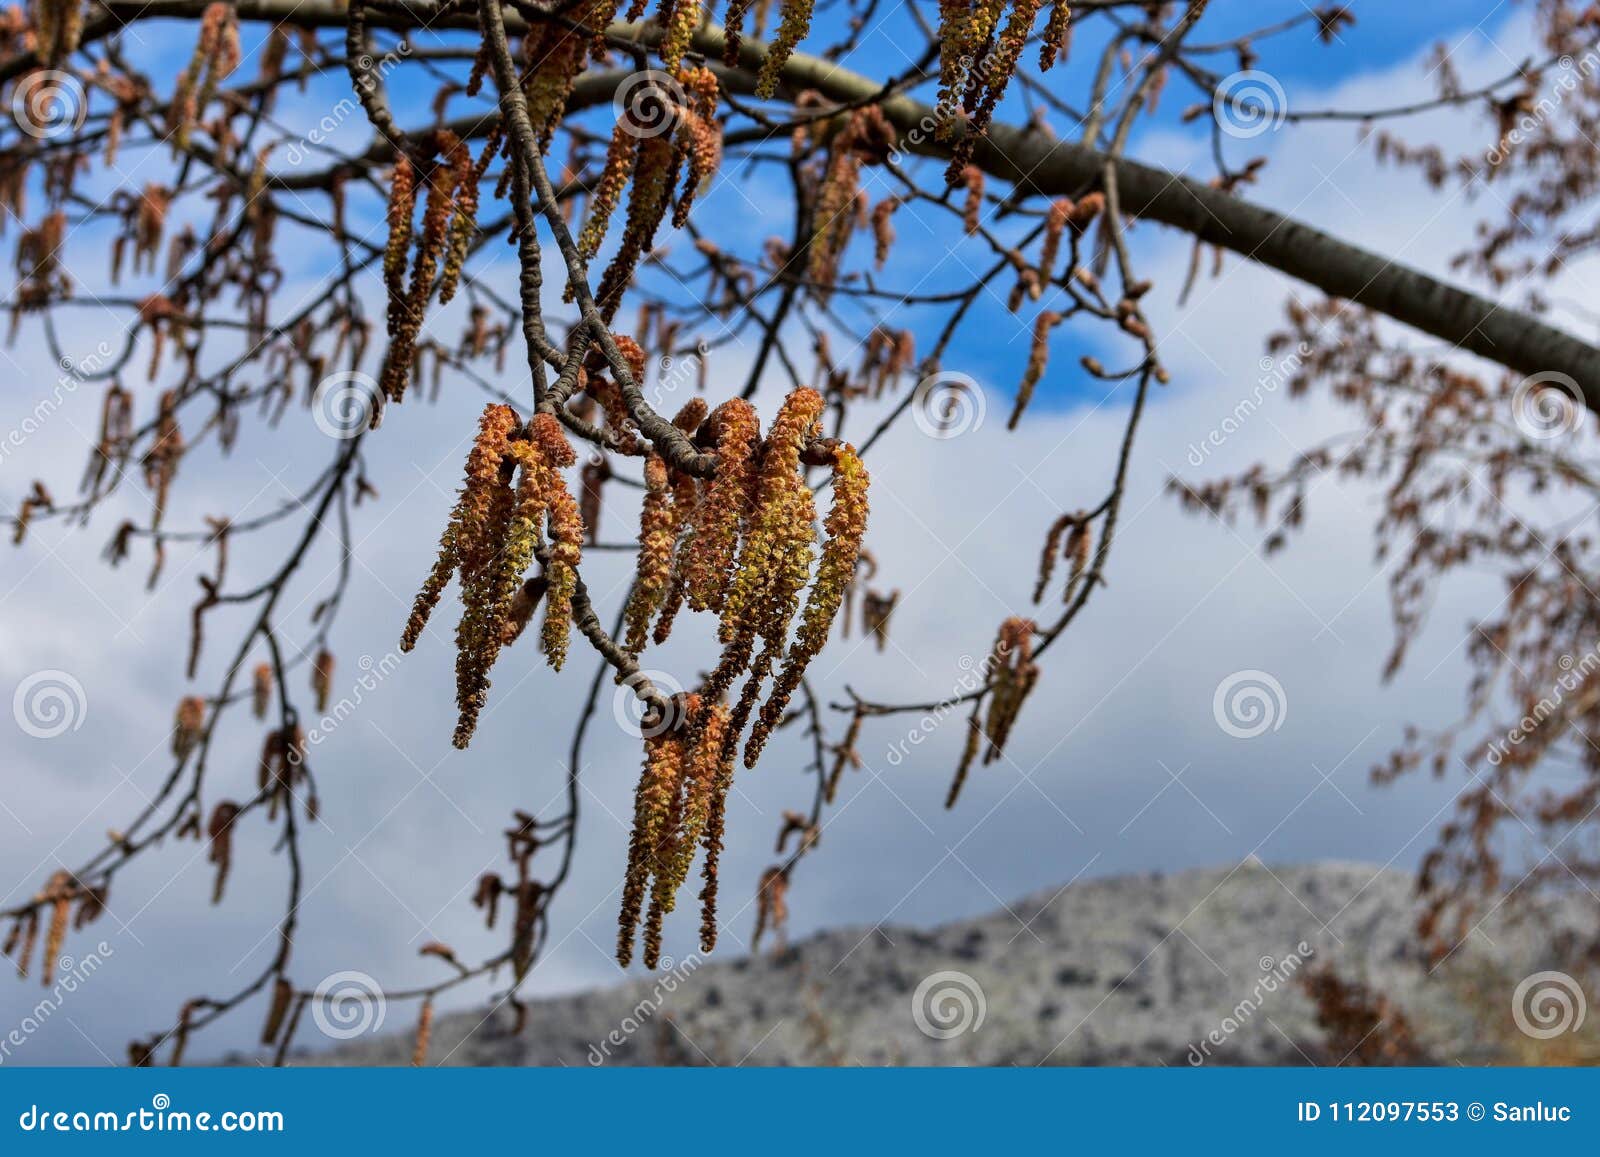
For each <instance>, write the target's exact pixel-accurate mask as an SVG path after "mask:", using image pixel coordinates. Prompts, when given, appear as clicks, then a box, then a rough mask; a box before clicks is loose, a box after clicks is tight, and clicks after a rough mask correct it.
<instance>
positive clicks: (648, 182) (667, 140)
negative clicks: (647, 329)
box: [595, 134, 683, 320]
mask: <svg viewBox="0 0 1600 1157" xmlns="http://www.w3.org/2000/svg"><path fill="white" fill-rule="evenodd" d="M682 167H683V151H682V150H681V149H680V148H679V147H678V145H677V143H676V142H675V141H674V139H673V138H672V137H671V136H668V135H666V134H662V135H660V136H654V137H646V138H645V139H644V140H641V141H640V142H639V144H638V157H637V159H636V161H635V162H634V168H633V188H632V190H631V192H630V193H629V195H628V217H627V223H626V224H625V225H624V226H623V230H622V244H621V245H620V246H619V247H618V249H617V253H616V256H614V257H613V258H612V259H611V264H610V265H608V266H606V270H605V273H603V274H602V275H601V277H600V285H599V288H597V289H596V290H595V301H596V302H597V303H598V305H599V306H600V311H601V316H602V317H604V318H606V319H607V320H609V319H610V318H611V317H612V315H614V314H615V313H616V310H617V307H618V306H619V305H620V304H621V303H622V291H623V290H624V289H626V288H627V286H628V283H629V282H630V281H631V280H632V279H633V274H634V270H635V269H636V268H638V265H639V262H640V260H641V259H642V258H643V257H644V255H645V254H646V253H648V252H649V251H650V247H651V245H652V244H653V243H654V241H655V235H656V230H657V229H658V228H659V227H660V225H661V221H662V218H663V217H665V216H666V212H667V207H668V206H669V205H670V204H671V203H672V190H673V187H674V186H675V185H676V184H677V180H678V172H679V171H680V170H681V169H682Z"/></svg>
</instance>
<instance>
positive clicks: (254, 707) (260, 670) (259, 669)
mask: <svg viewBox="0 0 1600 1157" xmlns="http://www.w3.org/2000/svg"><path fill="white" fill-rule="evenodd" d="M271 706H272V666H271V664H269V663H258V664H257V665H256V669H255V674H254V675H253V676H252V677H251V683H250V708H251V711H252V712H253V713H254V715H255V717H256V718H257V719H265V718H266V717H267V709H268V708H269V707H271Z"/></svg>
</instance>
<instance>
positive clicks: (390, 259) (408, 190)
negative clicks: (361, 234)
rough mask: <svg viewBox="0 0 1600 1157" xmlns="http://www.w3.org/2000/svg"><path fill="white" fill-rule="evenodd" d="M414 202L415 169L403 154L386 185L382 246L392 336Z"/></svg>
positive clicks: (402, 287)
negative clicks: (386, 214)
mask: <svg viewBox="0 0 1600 1157" xmlns="http://www.w3.org/2000/svg"><path fill="white" fill-rule="evenodd" d="M416 203H417V172H416V169H415V168H413V167H412V164H411V159H410V158H409V157H407V156H406V155H405V154H404V153H402V154H400V157H399V159H397V160H396V161H395V163H394V177H393V178H392V179H391V181H390V184H389V240H388V241H387V243H385V245H384V247H383V283H384V286H385V287H386V288H387V290H388V295H389V334H390V336H393V335H394V331H395V326H396V325H397V324H398V322H399V319H400V314H399V311H400V309H401V308H402V307H403V305H404V302H405V296H406V288H405V287H406V264H407V262H408V261H409V260H410V257H411V215H412V211H413V210H414V209H415V207H416Z"/></svg>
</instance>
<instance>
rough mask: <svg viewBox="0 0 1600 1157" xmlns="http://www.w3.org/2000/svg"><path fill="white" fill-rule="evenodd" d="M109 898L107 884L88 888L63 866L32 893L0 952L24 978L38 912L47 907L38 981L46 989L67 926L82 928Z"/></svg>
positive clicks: (36, 932)
mask: <svg viewBox="0 0 1600 1157" xmlns="http://www.w3.org/2000/svg"><path fill="white" fill-rule="evenodd" d="M109 898H110V895H109V886H108V885H104V884H102V885H100V886H98V887H91V886H89V885H86V884H84V883H82V882H81V881H79V880H77V879H75V878H74V877H73V875H72V873H71V872H68V871H66V870H64V869H63V870H61V871H57V872H55V873H53V874H52V875H51V877H50V879H49V881H47V882H46V884H45V886H44V888H43V889H42V890H41V891H40V892H39V893H38V894H37V895H35V896H34V906H31V907H29V908H28V909H27V910H26V911H24V912H23V913H21V914H20V915H18V916H17V917H16V918H15V919H14V920H13V921H12V923H11V930H10V931H9V932H8V933H7V934H6V939H5V945H4V947H3V948H0V955H3V956H4V957H5V958H6V959H8V960H11V961H13V962H15V964H16V968H17V975H18V976H19V977H22V978H24V979H25V978H26V977H27V975H28V968H29V965H30V962H31V960H32V958H33V953H34V949H35V947H36V946H37V945H38V942H39V922H40V921H39V915H40V912H41V911H42V910H43V909H44V908H46V907H48V909H49V912H50V923H49V924H48V925H47V926H46V927H45V937H44V956H43V958H42V959H41V961H40V965H41V972H40V981H41V983H43V985H44V987H46V988H49V987H50V985H51V984H52V983H53V981H54V979H55V969H56V965H57V963H58V962H59V961H61V960H62V959H63V958H62V956H61V948H62V945H63V944H65V943H66V939H67V931H68V929H69V928H72V929H78V928H82V927H83V926H84V925H85V924H89V923H92V922H93V921H95V920H97V919H99V918H100V915H101V913H103V912H104V911H105V910H106V901H107V900H108V899H109ZM74 904H76V905H77V906H78V910H77V912H76V913H74V912H73V911H72V906H73V905H74Z"/></svg>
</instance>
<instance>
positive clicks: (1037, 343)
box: [1006, 309, 1061, 430]
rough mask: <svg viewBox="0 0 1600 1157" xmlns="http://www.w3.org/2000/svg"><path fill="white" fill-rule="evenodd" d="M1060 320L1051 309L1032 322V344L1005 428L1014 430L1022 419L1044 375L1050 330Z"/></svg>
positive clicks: (1048, 358)
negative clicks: (1015, 399) (1014, 403)
mask: <svg viewBox="0 0 1600 1157" xmlns="http://www.w3.org/2000/svg"><path fill="white" fill-rule="evenodd" d="M1060 321H1061V315H1060V314H1059V313H1056V312H1055V311H1053V310H1048V309H1047V310H1044V311H1043V312H1041V313H1040V314H1039V316H1038V317H1037V318H1036V319H1035V320H1034V323H1033V346H1032V348H1031V349H1029V351H1028V365H1027V368H1026V369H1025V370H1023V372H1022V382H1021V384H1020V385H1018V386H1017V401H1016V405H1015V406H1013V407H1012V409H1011V417H1010V418H1008V419H1006V429H1008V430H1015V429H1016V428H1017V423H1018V422H1019V421H1021V420H1022V412H1023V411H1024V410H1026V409H1027V408H1028V403H1029V402H1030V401H1032V400H1033V391H1034V387H1035V386H1037V385H1038V384H1039V379H1040V378H1042V377H1044V371H1045V367H1046V366H1047V365H1048V364H1049V361H1050V331H1051V330H1052V329H1054V328H1055V326H1056V324H1057V323H1058V322H1060Z"/></svg>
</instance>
